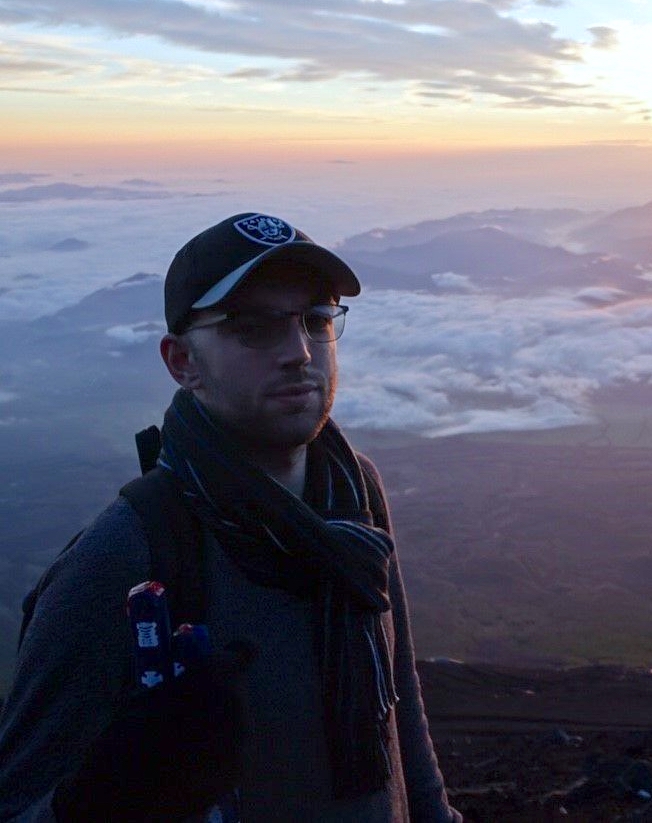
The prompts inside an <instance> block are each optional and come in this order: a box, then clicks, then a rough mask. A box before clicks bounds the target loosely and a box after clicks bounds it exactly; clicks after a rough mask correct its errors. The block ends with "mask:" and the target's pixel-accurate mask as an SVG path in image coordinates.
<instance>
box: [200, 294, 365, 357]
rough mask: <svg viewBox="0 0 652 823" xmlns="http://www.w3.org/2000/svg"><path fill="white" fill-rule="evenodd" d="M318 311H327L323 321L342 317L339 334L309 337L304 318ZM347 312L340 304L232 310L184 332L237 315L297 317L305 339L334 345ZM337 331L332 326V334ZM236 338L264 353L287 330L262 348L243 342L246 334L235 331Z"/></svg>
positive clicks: (277, 341) (279, 317)
mask: <svg viewBox="0 0 652 823" xmlns="http://www.w3.org/2000/svg"><path fill="white" fill-rule="evenodd" d="M319 309H322V310H323V309H328V313H326V314H322V315H321V316H322V317H324V318H325V319H326V318H328V319H329V320H331V321H334V320H335V318H337V317H342V326H341V328H340V329H339V333H338V334H336V335H335V336H334V337H331V338H329V339H327V340H319V339H318V338H315V337H313V336H312V335H311V333H310V331H309V329H308V326H307V324H306V318H307V316H308V315H311V314H317V315H319V311H318V310H319ZM348 311H349V307H348V306H343V305H341V304H340V303H320V304H317V305H315V306H310V307H309V308H307V309H304V310H303V311H284V310H282V309H250V310H248V311H247V310H240V311H237V310H232V311H226V312H223V313H222V314H219V315H217V316H216V317H211V318H209V319H208V320H206V321H205V322H202V321H199V322H198V323H194V324H192V325H190V326H188V327H187V328H186V330H185V331H187V332H188V331H193V330H194V329H206V328H209V327H210V326H218V325H220V324H221V323H224V322H226V321H229V320H236V319H237V318H238V316H239V315H244V316H246V315H249V316H251V317H256V316H259V317H262V318H265V317H267V318H273V319H274V320H281V319H282V318H290V317H299V318H300V319H301V328H302V329H303V331H304V332H305V335H306V337H307V338H308V340H310V341H311V342H313V343H334V342H335V341H336V340H339V339H340V337H341V336H342V335H343V334H344V325H345V321H346V314H347V312H348ZM335 331H337V330H336V329H335V326H334V324H333V332H335ZM236 336H237V338H238V340H239V342H240V343H241V344H242V345H243V346H244V347H245V348H248V349H258V350H260V351H264V350H267V349H273V348H274V347H275V346H278V344H279V343H280V342H281V341H282V340H283V339H284V337H285V336H287V328H286V329H285V333H284V335H282V336H280V337H279V338H278V340H276V339H274V340H273V342H271V343H269V344H267V345H264V346H252V345H250V344H249V343H247V342H245V337H246V332H242V331H240V332H238V331H237V330H236Z"/></svg>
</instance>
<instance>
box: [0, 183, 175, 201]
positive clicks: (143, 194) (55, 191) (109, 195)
mask: <svg viewBox="0 0 652 823" xmlns="http://www.w3.org/2000/svg"><path fill="white" fill-rule="evenodd" d="M167 196H168V195H167V194H166V193H165V192H162V191H150V190H147V191H144V190H142V189H137V188H118V187H115V186H79V185H76V184H74V183H50V184H48V185H46V186H25V187H24V188H21V189H5V190H4V191H0V202H1V203H33V202H36V201H39V200H151V199H154V198H156V199H159V198H161V197H167Z"/></svg>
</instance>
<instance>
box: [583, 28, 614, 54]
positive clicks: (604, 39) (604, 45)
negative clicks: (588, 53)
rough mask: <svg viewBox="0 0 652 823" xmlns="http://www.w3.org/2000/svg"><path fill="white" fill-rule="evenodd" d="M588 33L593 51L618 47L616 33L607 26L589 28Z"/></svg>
mask: <svg viewBox="0 0 652 823" xmlns="http://www.w3.org/2000/svg"><path fill="white" fill-rule="evenodd" d="M588 31H589V32H590V33H591V34H592V35H593V43H592V44H591V45H592V46H593V48H594V49H615V48H616V47H617V46H618V32H617V31H616V29H612V28H610V27H609V26H591V28H589V29H588Z"/></svg>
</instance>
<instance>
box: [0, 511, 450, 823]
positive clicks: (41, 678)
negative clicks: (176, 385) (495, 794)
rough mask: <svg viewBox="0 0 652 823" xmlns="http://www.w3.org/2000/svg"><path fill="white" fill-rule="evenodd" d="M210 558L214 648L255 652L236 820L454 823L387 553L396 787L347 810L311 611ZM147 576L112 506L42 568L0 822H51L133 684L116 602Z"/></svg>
mask: <svg viewBox="0 0 652 823" xmlns="http://www.w3.org/2000/svg"><path fill="white" fill-rule="evenodd" d="M207 557H208V570H207V575H208V591H209V598H208V599H209V607H208V615H207V620H208V624H209V630H210V631H211V635H212V637H213V641H214V643H215V645H216V646H217V647H218V648H219V647H221V646H223V645H226V644H228V643H229V642H230V641H233V640H238V639H247V640H248V641H250V642H251V641H253V643H254V644H255V645H256V646H257V648H258V649H259V654H258V655H257V657H256V658H255V660H254V662H253V663H252V664H251V666H250V668H249V669H248V671H247V675H246V682H245V692H246V705H247V727H248V734H247V737H246V740H245V742H244V761H245V764H246V765H245V773H244V777H243V782H242V787H241V791H242V823H460V821H461V816H460V815H459V813H458V812H456V811H455V810H453V809H452V808H451V807H450V806H449V805H448V801H447V798H446V794H445V790H444V786H443V781H442V776H441V773H440V771H439V769H438V766H437V761H436V758H435V755H434V753H433V748H432V744H431V741H430V737H429V733H428V727H427V722H426V719H425V716H424V712H423V704H422V701H421V696H420V688H419V683H418V679H417V675H416V671H415V667H414V655H413V648H412V642H411V639H410V631H409V626H408V617H407V610H406V602H405V595H404V590H403V585H402V581H401V576H400V571H399V566H398V562H397V559H396V556H394V558H393V560H392V566H391V574H390V596H391V601H392V611H391V612H388V613H386V614H385V615H384V619H385V620H386V623H385V629H386V632H387V635H388V638H389V641H390V647H391V650H392V653H393V660H394V673H395V680H396V688H397V692H398V694H399V703H398V705H397V707H396V711H395V716H394V718H393V720H392V725H391V744H390V746H391V759H392V769H393V778H392V780H391V782H390V783H389V784H388V785H387V787H386V788H385V789H384V790H382V791H380V792H377V793H374V794H371V795H365V796H363V797H359V798H356V799H354V800H348V801H345V802H344V801H338V802H333V800H332V799H331V792H330V774H329V767H328V756H327V752H326V737H325V733H324V728H323V720H322V706H321V697H320V685H319V677H318V662H317V660H316V657H315V653H314V649H313V644H312V624H311V621H312V609H311V608H310V604H309V603H306V602H305V601H303V600H300V599H299V598H297V597H295V596H293V595H291V594H289V593H287V592H285V591H280V590H277V589H271V588H263V587H261V586H258V585H255V584H253V583H252V582H251V581H249V580H248V579H246V578H245V577H244V576H243V575H242V573H241V572H240V571H239V570H238V569H237V568H236V567H235V566H234V565H233V564H232V563H231V562H230V560H229V559H228V557H227V556H226V555H225V553H224V552H223V551H222V549H221V548H220V546H219V545H217V544H216V543H215V542H214V541H213V540H212V539H211V538H210V537H207ZM149 576H150V568H149V550H148V547H147V544H146V540H145V535H144V532H143V528H142V525H141V522H140V520H139V518H138V516H137V515H136V514H135V512H134V511H133V509H132V508H131V507H130V505H129V503H128V502H127V501H126V500H124V499H122V498H120V499H118V500H117V501H115V502H114V503H113V504H112V505H111V506H109V508H108V509H107V510H106V511H105V512H103V513H102V514H101V515H100V516H99V518H98V519H97V520H96V521H95V522H94V523H93V525H92V526H91V527H89V528H88V529H87V531H86V532H85V533H84V535H83V537H82V538H81V539H80V540H79V541H78V542H77V543H76V544H75V545H74V546H73V548H72V549H71V550H70V551H69V552H67V553H66V554H65V555H64V556H61V557H60V558H58V559H57V560H56V561H55V563H54V564H53V566H52V567H51V568H50V570H49V572H48V581H47V586H46V588H45V591H44V592H43V594H42V595H41V597H40V598H39V601H38V604H37V608H36V611H35V614H34V617H33V620H32V622H31V624H30V626H29V629H28V631H27V634H26V636H25V639H24V641H23V644H22V647H21V649H20V652H19V656H18V659H17V666H16V673H15V681H14V685H13V688H12V690H11V692H10V693H9V695H8V697H7V699H6V702H5V707H4V711H3V714H2V717H1V719H0V821H15V823H19V822H20V823H27V821H41V823H52V821H54V820H55V818H54V815H53V813H52V810H51V805H50V801H51V798H52V793H53V790H54V787H56V785H57V784H58V782H59V781H60V780H61V779H62V777H63V775H64V774H65V773H66V772H68V771H71V770H72V769H74V768H75V766H76V765H77V764H78V763H79V761H80V759H81V756H82V754H83V751H84V747H85V745H86V744H87V742H88V741H89V740H90V739H92V738H93V736H95V735H97V734H98V733H99V732H100V730H101V729H102V728H104V727H105V726H106V725H107V723H108V722H109V720H110V718H111V716H112V713H113V711H114V710H115V708H116V707H117V706H118V705H120V703H121V701H122V699H123V696H124V690H125V689H126V688H128V686H129V684H130V677H131V671H132V670H131V655H132V648H131V637H130V634H129V626H128V621H127V618H126V616H125V603H126V597H127V593H128V591H129V589H130V588H131V587H132V586H134V585H136V584H137V583H140V582H141V581H143V580H146V579H148V578H149ZM171 756H172V757H173V756H174V753H173V752H172V753H171ZM207 819H208V818H207ZM130 823H131V821H130ZM133 823H137V822H136V821H134V822H133Z"/></svg>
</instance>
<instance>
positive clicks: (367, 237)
mask: <svg viewBox="0 0 652 823" xmlns="http://www.w3.org/2000/svg"><path fill="white" fill-rule="evenodd" d="M597 216H598V215H597V214H596V213H587V212H582V211H578V210H576V209H507V210H505V209H489V210H487V211H481V212H465V213H463V214H456V215H453V216H452V217H446V218H444V219H441V220H425V221H423V222H421V223H415V224H414V225H411V226H405V227H403V228H399V229H385V228H376V229H371V230H370V231H367V232H364V233H362V234H356V235H354V236H353V237H349V238H347V239H346V240H344V241H343V242H342V243H340V244H338V246H337V248H336V250H337V251H338V252H343V253H346V254H356V253H359V252H381V251H385V250H387V249H391V248H398V247H402V246H417V245H421V244H424V243H427V242H428V241H429V240H432V239H433V238H435V237H439V236H440V235H444V234H448V233H449V232H461V231H470V230H472V229H483V228H488V227H489V228H495V229H501V230H502V231H504V232H508V233H509V234H511V235H513V236H514V237H520V238H521V239H523V240H530V241H531V242H533V243H543V244H546V245H548V244H551V243H552V244H554V243H557V242H560V238H564V237H566V236H567V235H568V234H569V233H570V232H572V231H575V230H577V229H578V227H580V226H584V225H586V224H587V223H588V222H591V221H593V220H595V219H596V218H597Z"/></svg>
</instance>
